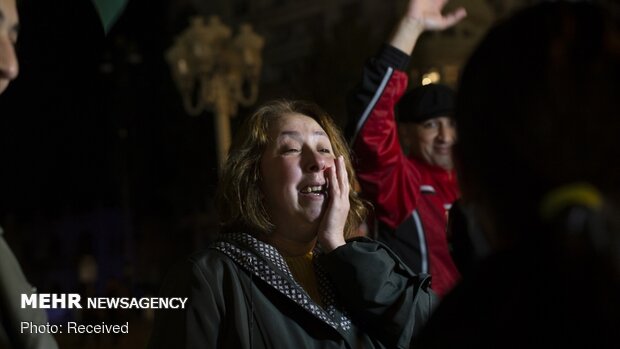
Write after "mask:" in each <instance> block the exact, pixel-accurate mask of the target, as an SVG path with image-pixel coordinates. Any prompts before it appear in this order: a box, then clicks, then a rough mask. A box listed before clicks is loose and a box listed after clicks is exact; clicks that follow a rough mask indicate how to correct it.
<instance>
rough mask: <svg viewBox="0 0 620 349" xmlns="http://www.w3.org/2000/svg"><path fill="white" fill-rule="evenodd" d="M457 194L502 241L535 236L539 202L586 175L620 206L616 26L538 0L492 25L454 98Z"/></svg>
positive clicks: (581, 8) (602, 14) (582, 9)
mask: <svg viewBox="0 0 620 349" xmlns="http://www.w3.org/2000/svg"><path fill="white" fill-rule="evenodd" d="M455 114H456V119H457V120H459V122H458V125H457V129H458V134H459V142H458V144H457V145H456V146H455V160H456V166H457V169H458V172H459V180H460V184H461V186H462V191H463V197H464V198H465V199H466V200H467V201H468V202H472V203H474V204H475V205H479V206H482V207H484V211H486V213H487V216H489V217H493V218H492V220H493V223H494V225H495V226H496V227H501V232H502V234H503V235H502V236H501V239H504V240H508V241H510V240H515V239H519V238H521V237H523V234H526V233H528V232H537V231H539V229H536V228H537V227H538V225H539V224H540V218H539V213H538V207H539V202H540V200H541V198H542V197H543V196H544V195H545V193H547V192H548V191H549V190H551V189H552V188H555V187H558V186H561V185H564V184H567V183H572V182H577V181H584V182H588V183H591V184H592V185H594V186H595V187H597V188H598V189H599V190H600V191H601V192H602V193H604V195H605V197H606V199H609V200H611V201H613V202H616V203H618V202H620V184H619V183H618V181H619V179H620V144H619V143H618V139H619V135H620V115H619V114H620V32H619V30H618V20H617V19H615V18H612V16H611V15H610V14H609V12H607V11H606V10H605V9H604V8H602V7H599V6H597V5H594V4H593V3H585V2H570V3H569V2H553V3H542V4H539V5H537V6H534V7H532V8H529V9H525V10H523V11H522V12H520V13H518V14H516V15H514V16H512V17H511V18H509V19H507V20H506V21H505V22H503V23H500V24H498V25H497V26H495V27H494V28H493V29H492V30H491V31H490V32H489V33H488V34H487V36H486V37H485V38H484V40H483V41H482V42H481V44H480V46H479V47H478V48H477V49H476V51H475V52H474V53H473V55H472V56H471V58H470V60H469V62H468V63H467V65H466V67H465V69H464V71H463V75H462V80H461V84H460V87H459V94H458V96H457V103H456V111H455Z"/></svg>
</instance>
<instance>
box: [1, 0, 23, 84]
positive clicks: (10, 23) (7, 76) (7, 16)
mask: <svg viewBox="0 0 620 349" xmlns="http://www.w3.org/2000/svg"><path fill="white" fill-rule="evenodd" d="M18 29H19V19H18V17H17V8H16V6H15V0H0V94H1V93H2V92H4V90H6V88H7V86H8V85H9V83H10V82H11V80H13V79H15V78H16V77H17V73H18V71H19V66H18V64H17V56H16V55H15V43H16V42H17V33H18V31H19V30H18Z"/></svg>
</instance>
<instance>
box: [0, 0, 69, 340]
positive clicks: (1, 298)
mask: <svg viewBox="0 0 620 349" xmlns="http://www.w3.org/2000/svg"><path fill="white" fill-rule="evenodd" d="M18 34H19V18H18V15H17V8H16V6H15V0H0V94H2V92H4V90H6V88H7V87H8V85H9V83H10V82H11V81H12V80H13V79H15V78H16V77H17V74H18V71H19V66H18V62H17V56H16V55H15V43H16V42H17V36H18ZM3 116H4V117H6V116H5V115H3ZM2 234H3V231H2V228H0V321H1V323H2V325H1V326H0V348H3V349H4V348H7V349H8V348H28V349H34V348H38V349H54V348H58V346H57V344H56V342H55V340H54V338H53V337H52V335H51V334H49V333H43V334H34V333H30V331H25V332H22V331H21V323H22V322H23V321H26V322H32V323H33V324H35V325H45V323H46V321H47V317H46V314H45V312H44V311H43V310H41V309H32V308H21V295H22V294H32V293H33V292H35V289H34V288H33V287H32V286H31V285H30V284H29V283H28V282H27V281H26V277H25V276H24V273H23V272H22V270H21V267H20V266H19V263H18V262H17V259H16V258H15V256H14V255H13V253H12V252H11V249H10V248H9V246H8V245H7V243H6V241H5V240H4V237H3V236H2Z"/></svg>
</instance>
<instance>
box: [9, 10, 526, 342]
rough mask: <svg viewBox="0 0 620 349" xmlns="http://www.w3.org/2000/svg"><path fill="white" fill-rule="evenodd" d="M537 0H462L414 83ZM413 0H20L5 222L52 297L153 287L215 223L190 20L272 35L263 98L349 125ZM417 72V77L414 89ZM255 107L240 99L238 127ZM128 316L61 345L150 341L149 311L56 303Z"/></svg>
mask: <svg viewBox="0 0 620 349" xmlns="http://www.w3.org/2000/svg"><path fill="white" fill-rule="evenodd" d="M526 2H532V1H523V2H522V1H518V2H515V1H508V0H506V1H500V0H487V1H479V0H472V1H452V2H451V4H454V5H457V4H461V5H464V6H466V8H467V9H468V11H469V17H468V18H467V20H466V21H464V22H463V23H462V24H459V26H457V27H456V28H455V29H454V30H451V31H449V32H446V33H439V34H428V35H425V36H424V37H423V39H422V40H421V42H420V43H419V47H418V49H417V51H416V54H415V55H414V59H413V64H412V68H411V71H410V73H411V76H412V78H415V77H419V75H420V74H421V73H423V72H424V71H425V70H428V69H429V68H430V67H432V64H433V63H434V62H440V63H441V64H446V65H452V66H455V67H460V65H461V64H462V62H463V60H464V59H465V58H466V56H467V54H468V53H469V51H470V50H471V48H472V47H473V46H474V44H475V42H476V41H477V40H478V39H479V37H480V36H481V35H482V34H483V33H484V30H485V29H486V28H487V27H488V25H489V24H490V23H491V22H492V21H493V20H494V19H495V18H498V17H501V16H502V15H504V14H505V13H507V12H509V11H510V10H511V9H512V8H513V7H515V6H517V5H522V4H523V3H526ZM405 4H406V1H404V0H400V1H383V0H358V1H354V0H325V1H319V0H288V1H287V0H254V1H251V0H234V1H224V0H222V1H199V0H193V1H192V0H177V1H172V0H171V1H165V0H150V1H149V0H129V1H128V3H127V6H126V8H125V9H124V11H123V12H122V14H121V16H120V17H119V18H118V20H117V21H116V22H115V24H114V25H113V26H112V27H111V30H110V31H109V32H108V33H104V29H103V26H102V24H101V21H100V19H99V16H98V13H97V12H96V10H95V7H94V6H93V4H92V3H91V2H90V1H88V0H62V1H45V0H38V1H36V0H23V1H21V3H20V19H21V28H22V29H21V32H20V38H19V42H18V55H19V59H20V76H19V77H18V79H17V80H16V81H14V82H13V83H12V84H11V86H10V87H9V89H8V90H7V91H6V93H5V94H3V95H2V96H0V114H1V117H0V161H2V163H1V164H2V165H1V166H2V168H1V170H0V225H1V226H2V227H3V228H4V230H5V236H6V239H7V241H8V242H9V244H10V245H11V247H12V248H13V249H14V251H15V254H16V255H17V257H18V259H19V260H20V263H21V264H22V265H23V268H24V271H25V273H26V275H27V277H28V279H29V280H30V281H31V282H32V283H33V284H34V285H36V286H37V287H38V289H39V292H56V293H65V292H80V293H82V294H83V295H85V296H92V295H97V296H103V295H132V296H138V297H139V296H143V295H155V294H156V293H157V289H158V287H159V285H160V283H161V281H162V278H163V277H164V275H165V274H166V272H167V270H168V269H169V268H170V266H171V265H172V264H173V263H174V262H175V261H177V260H179V259H180V258H182V257H183V256H185V255H187V254H189V253H190V252H192V251H194V250H197V249H200V248H202V247H204V246H205V244H206V243H207V242H208V241H209V239H210V237H211V236H212V234H213V233H214V232H215V231H216V230H217V224H216V221H217V220H216V215H215V213H214V211H213V201H212V198H213V196H214V193H215V189H216V187H217V181H218V178H217V167H216V165H217V161H216V153H215V141H214V132H213V115H212V114H211V113H209V112H204V113H203V114H202V115H200V116H197V117H190V116H188V115H187V114H186V113H185V111H184V110H183V108H182V104H181V99H180V97H179V93H178V92H177V90H176V88H175V86H174V83H173V81H172V78H171V75H170V70H169V67H168V65H167V63H166V62H165V60H164V52H165V50H166V49H167V48H168V47H170V46H171V45H172V43H173V39H174V37H175V36H176V35H178V34H179V33H180V32H181V31H182V30H183V29H184V28H185V27H186V26H187V24H188V19H189V16H190V15H194V14H202V15H205V16H208V15H212V14H217V15H219V16H220V17H221V18H222V21H223V22H224V23H225V24H227V25H228V26H230V27H231V29H232V30H233V32H236V29H237V27H238V25H239V24H240V23H242V22H249V23H252V25H253V27H254V29H255V31H256V32H257V33H258V34H260V35H262V36H263V37H264V38H265V41H266V43H265V47H264V50H263V69H262V75H261V80H260V95H259V101H258V103H260V102H263V101H266V100H269V99H272V98H278V97H288V98H303V99H310V100H313V101H316V102H317V103H318V104H319V105H321V106H323V107H324V108H325V109H326V110H327V111H328V112H330V113H331V114H332V115H333V116H334V117H335V118H336V120H337V121H338V123H340V124H341V125H344V123H345V122H346V117H345V95H346V93H347V91H348V90H350V89H351V88H352V87H353V86H354V84H355V83H356V82H357V79H358V78H359V76H360V72H361V68H362V65H363V63H364V61H365V60H366V59H367V57H369V56H370V55H371V54H372V53H374V52H375V51H376V50H377V49H378V48H379V47H380V45H381V44H382V42H383V41H384V40H385V39H386V38H387V36H388V34H389V32H390V29H391V28H392V26H393V24H394V23H395V21H396V19H397V18H398V16H399V15H398V14H399V13H401V12H402V9H403V7H404V6H405ZM415 83H416V81H415V79H413V80H412V84H415ZM250 112H251V108H241V109H240V110H239V114H238V115H237V117H236V118H235V119H233V120H232V125H233V130H234V128H235V127H236V125H238V123H239V121H240V120H242V119H243V118H244V117H245V116H246V115H248V113H250ZM49 315H50V320H51V321H52V322H55V321H64V320H66V319H78V320H80V321H82V322H99V323H100V322H101V321H108V322H121V321H128V320H127V319H130V320H131V321H132V322H131V323H130V326H131V329H130V335H128V336H125V337H122V336H121V337H105V336H91V337H76V336H74V337H71V338H69V337H64V338H63V337H59V341H60V342H61V345H62V346H61V347H64V348H71V347H78V348H79V347H86V346H88V347H108V346H112V345H115V346H117V347H118V348H120V347H132V348H135V347H143V346H144V343H145V340H146V338H147V336H148V331H149V328H150V322H149V321H150V319H151V316H152V314H151V313H149V312H131V311H125V312H95V313H91V312H87V311H82V312H62V311H59V312H50V314H49Z"/></svg>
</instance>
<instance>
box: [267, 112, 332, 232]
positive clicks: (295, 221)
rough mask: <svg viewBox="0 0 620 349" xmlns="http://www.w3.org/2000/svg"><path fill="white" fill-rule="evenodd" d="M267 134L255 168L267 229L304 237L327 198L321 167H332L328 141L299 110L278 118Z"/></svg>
mask: <svg viewBox="0 0 620 349" xmlns="http://www.w3.org/2000/svg"><path fill="white" fill-rule="evenodd" d="M268 132H269V137H270V143H269V145H268V146H267V148H266V149H265V152H264V153H263V156H262V158H261V164H260V166H261V168H260V169H261V173H262V178H263V179H262V183H261V189H262V191H263V193H264V194H265V207H266V208H267V211H268V213H269V215H270V217H271V220H272V222H273V224H274V225H275V230H274V232H273V233H274V235H276V234H279V235H281V236H286V237H288V238H290V239H295V240H298V241H310V240H312V239H314V238H315V237H316V230H317V228H318V225H319V222H320V219H321V217H322V213H323V211H324V208H325V206H326V204H327V201H328V198H327V195H326V179H325V176H324V170H325V169H326V168H328V167H332V166H334V154H333V149H332V145H331V142H330V141H329V138H328V136H327V134H326V133H325V131H324V130H323V128H321V126H319V124H318V123H317V122H316V121H315V120H314V119H312V118H310V117H308V116H305V115H302V114H286V115H283V116H281V117H280V118H278V119H277V120H276V121H275V122H274V123H273V124H272V125H271V127H270V129H269V131H268Z"/></svg>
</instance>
